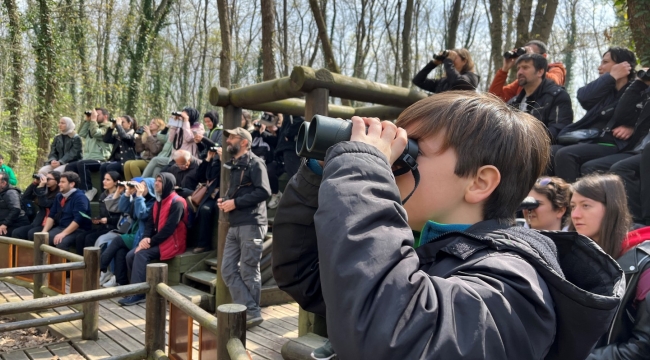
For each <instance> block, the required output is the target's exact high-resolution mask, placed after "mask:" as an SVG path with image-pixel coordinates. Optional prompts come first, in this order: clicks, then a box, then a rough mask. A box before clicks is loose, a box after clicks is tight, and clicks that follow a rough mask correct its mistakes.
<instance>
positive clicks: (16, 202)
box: [0, 189, 22, 226]
mask: <svg viewBox="0 0 650 360" xmlns="http://www.w3.org/2000/svg"><path fill="white" fill-rule="evenodd" d="M4 199H5V201H6V202H7V204H8V205H9V207H10V208H9V209H8V210H7V214H6V215H5V216H4V219H3V221H2V222H0V225H5V226H9V225H13V224H15V223H17V222H18V219H19V218H20V212H21V211H22V207H21V206H20V195H19V193H18V190H16V189H13V190H7V191H6V192H5V195H4Z"/></svg>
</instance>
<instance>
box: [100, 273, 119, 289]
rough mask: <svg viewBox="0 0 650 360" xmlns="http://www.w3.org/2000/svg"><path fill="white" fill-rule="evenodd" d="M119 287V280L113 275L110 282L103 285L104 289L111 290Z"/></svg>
mask: <svg viewBox="0 0 650 360" xmlns="http://www.w3.org/2000/svg"><path fill="white" fill-rule="evenodd" d="M117 285H118V284H117V279H116V278H115V275H113V276H111V278H110V279H108V281H106V282H105V283H103V284H102V287H105V288H110V287H116V286H117Z"/></svg>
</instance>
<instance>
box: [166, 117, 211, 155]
mask: <svg viewBox="0 0 650 360" xmlns="http://www.w3.org/2000/svg"><path fill="white" fill-rule="evenodd" d="M173 115H174V118H175V119H176V120H177V121H181V124H180V125H181V126H180V127H179V126H172V125H170V126H169V132H168V136H169V139H170V140H171V142H172V147H173V150H172V154H171V155H172V158H173V157H174V154H175V153H176V151H178V150H186V151H189V152H190V154H192V156H194V157H198V156H199V150H198V147H197V145H196V141H195V139H194V137H195V136H196V135H197V134H200V135H203V134H205V128H204V127H203V124H201V123H200V122H199V112H198V111H196V109H194V108H191V107H186V108H185V109H183V111H181V112H174V113H173Z"/></svg>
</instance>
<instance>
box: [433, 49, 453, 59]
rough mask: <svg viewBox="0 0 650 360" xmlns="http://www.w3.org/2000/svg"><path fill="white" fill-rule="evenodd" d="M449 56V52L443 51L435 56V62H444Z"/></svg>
mask: <svg viewBox="0 0 650 360" xmlns="http://www.w3.org/2000/svg"><path fill="white" fill-rule="evenodd" d="M447 56H449V50H443V51H441V52H439V53H437V54H434V55H433V60H437V61H443V60H445V59H446V58H447Z"/></svg>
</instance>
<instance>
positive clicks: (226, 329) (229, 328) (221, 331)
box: [217, 304, 246, 360]
mask: <svg viewBox="0 0 650 360" xmlns="http://www.w3.org/2000/svg"><path fill="white" fill-rule="evenodd" d="M217 328H218V334H217V359H219V360H230V355H229V354H228V347H227V345H228V340H230V339H232V338H238V339H239V340H241V343H242V344H243V345H244V347H246V306H244V305H240V304H225V305H220V306H219V307H217Z"/></svg>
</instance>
